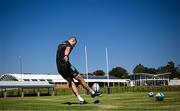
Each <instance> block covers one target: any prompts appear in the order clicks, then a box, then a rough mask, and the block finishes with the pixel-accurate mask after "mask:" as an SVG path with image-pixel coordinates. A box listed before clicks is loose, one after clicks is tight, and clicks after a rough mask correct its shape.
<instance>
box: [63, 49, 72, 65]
mask: <svg viewBox="0 0 180 111" xmlns="http://www.w3.org/2000/svg"><path fill="white" fill-rule="evenodd" d="M70 52H71V47H66V49H65V52H64V60H65V61H66V62H68V61H69V54H70Z"/></svg>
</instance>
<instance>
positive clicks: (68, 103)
mask: <svg viewBox="0 0 180 111" xmlns="http://www.w3.org/2000/svg"><path fill="white" fill-rule="evenodd" d="M62 104H67V105H73V104H79V102H65V103H62Z"/></svg>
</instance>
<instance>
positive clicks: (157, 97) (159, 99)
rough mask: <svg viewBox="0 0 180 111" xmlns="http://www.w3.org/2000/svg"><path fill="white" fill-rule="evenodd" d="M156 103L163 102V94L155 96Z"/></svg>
mask: <svg viewBox="0 0 180 111" xmlns="http://www.w3.org/2000/svg"><path fill="white" fill-rule="evenodd" d="M155 98H156V101H163V100H164V94H163V93H162V92H159V93H157V94H156V95H155Z"/></svg>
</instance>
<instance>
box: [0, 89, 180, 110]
mask: <svg viewBox="0 0 180 111" xmlns="http://www.w3.org/2000/svg"><path fill="white" fill-rule="evenodd" d="M147 93H148V92H124V93H118V94H117V93H116V94H103V96H102V97H99V99H100V100H101V103H99V104H94V103H93V102H94V101H95V99H93V98H91V97H90V96H88V95H82V96H83V97H84V98H85V99H86V101H87V102H88V104H85V105H80V104H79V102H78V100H77V98H76V97H75V96H74V95H62V96H41V97H24V98H21V97H8V98H5V99H4V98H0V110H48V111H50V110H78V111H80V110H106V111H107V110H109V111H112V110H117V111H120V110H124V111H135V110H136V111H144V110H151V111H152V110H154V111H164V110H166V111H179V110H180V92H164V94H165V100H164V101H156V100H155V98H153V97H148V96H147ZM69 103H71V104H69Z"/></svg>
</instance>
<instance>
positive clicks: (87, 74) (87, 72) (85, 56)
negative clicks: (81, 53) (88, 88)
mask: <svg viewBox="0 0 180 111" xmlns="http://www.w3.org/2000/svg"><path fill="white" fill-rule="evenodd" d="M85 61H86V75H87V78H86V79H87V84H88V60H87V47H86V45H85Z"/></svg>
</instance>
